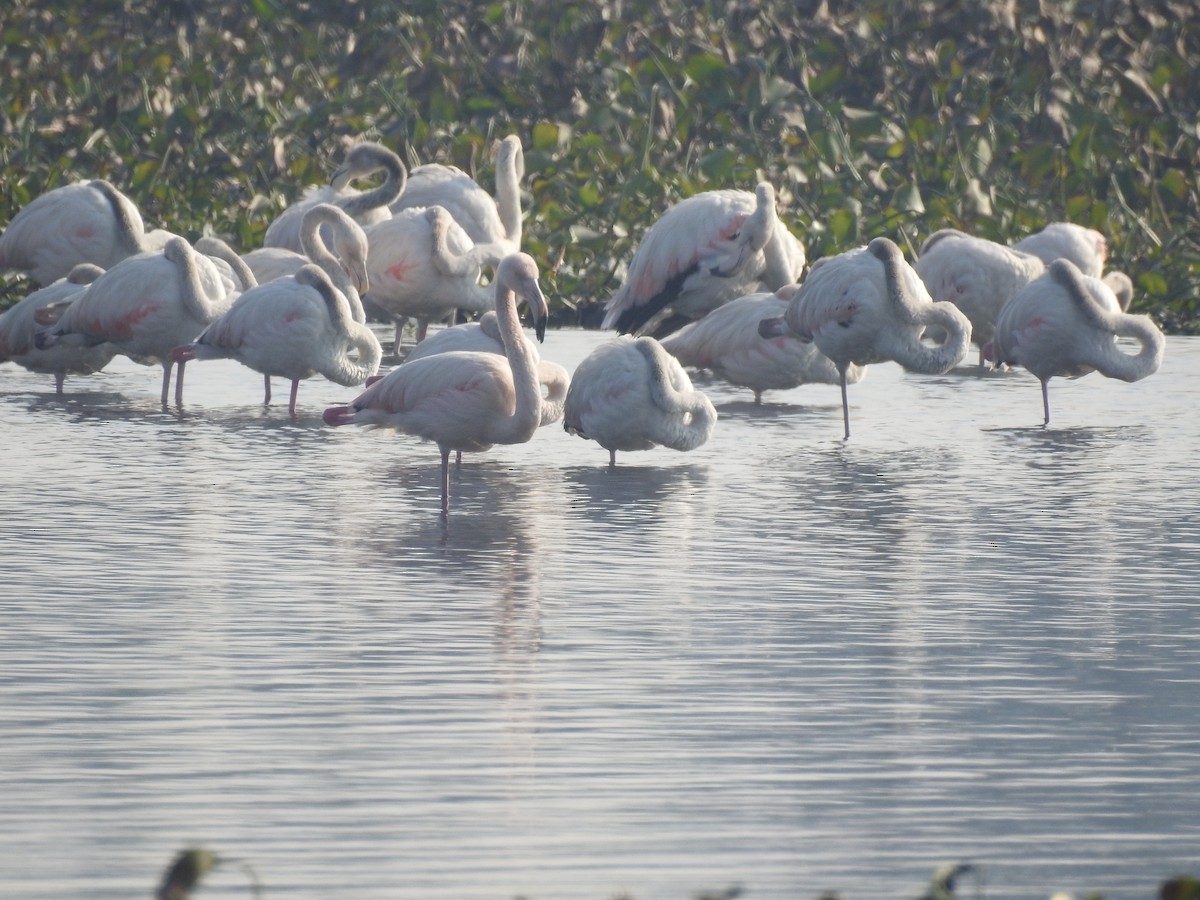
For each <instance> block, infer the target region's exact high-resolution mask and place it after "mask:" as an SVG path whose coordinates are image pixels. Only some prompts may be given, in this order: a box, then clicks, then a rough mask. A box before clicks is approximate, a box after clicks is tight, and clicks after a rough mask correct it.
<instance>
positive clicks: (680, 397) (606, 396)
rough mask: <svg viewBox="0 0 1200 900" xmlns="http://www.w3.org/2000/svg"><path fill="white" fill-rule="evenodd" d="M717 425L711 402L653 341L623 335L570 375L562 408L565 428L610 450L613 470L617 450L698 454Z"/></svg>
mask: <svg viewBox="0 0 1200 900" xmlns="http://www.w3.org/2000/svg"><path fill="white" fill-rule="evenodd" d="M716 423H717V411H716V409H714V408H713V405H712V402H711V401H710V400H709V399H708V398H707V397H706V396H704V394H702V393H701V392H700V391H697V390H695V389H693V388H692V382H691V379H689V378H688V376H687V373H686V372H684V371H683V368H682V367H681V366H680V365H679V363H678V362H677V361H676V359H675V358H674V357H673V356H671V354H669V353H668V352H667V351H666V350H664V349H663V347H662V344H660V343H659V342H658V341H657V340H655V339H654V338H652V337H640V338H637V339H636V340H635V339H633V338H631V337H628V336H620V337H617V338H614V339H613V340H610V341H606V342H605V343H603V344H601V345H600V346H599V347H597V348H596V349H595V350H593V351H592V352H591V353H590V354H588V356H587V357H586V358H585V359H584V360H583V362H581V363H580V364H579V365H578V366H577V367H576V369H575V372H574V374H573V375H572V376H571V386H570V387H569V388H568V389H567V400H566V404H565V406H564V408H563V429H564V430H565V431H566V432H567V433H568V434H574V435H578V436H579V437H581V438H584V439H586V440H593V441H595V442H596V443H597V444H599V445H600V446H601V447H603V448H604V449H605V450H607V451H608V464H609V465H610V466H615V465H616V464H617V451H618V450H622V451H626V450H649V449H651V448H653V447H656V446H663V447H670V448H671V449H672V450H694V449H696V448H697V447H699V446H700V445H701V444H703V443H704V442H705V441H707V440H708V439H709V437H711V436H712V432H713V428H714V427H715V426H716Z"/></svg>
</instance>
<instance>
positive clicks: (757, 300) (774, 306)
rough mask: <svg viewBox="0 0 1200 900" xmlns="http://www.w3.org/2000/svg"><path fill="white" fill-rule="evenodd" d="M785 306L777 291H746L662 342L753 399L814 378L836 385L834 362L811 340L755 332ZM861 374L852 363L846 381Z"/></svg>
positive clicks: (683, 360)
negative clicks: (749, 392)
mask: <svg viewBox="0 0 1200 900" xmlns="http://www.w3.org/2000/svg"><path fill="white" fill-rule="evenodd" d="M787 307H788V301H787V300H785V299H783V298H782V297H780V296H779V295H778V294H776V293H765V292H764V293H756V294H747V295H746V296H744V297H739V298H737V299H736V300H731V301H730V302H729V303H726V304H724V305H723V306H719V307H717V308H716V309H714V310H713V311H712V312H710V313H709V314H708V315H707V316H705V317H704V318H703V319H701V320H700V321H698V322H693V323H692V324H691V325H686V326H684V327H683V328H682V329H680V330H679V331H677V332H675V333H674V334H671V335H668V336H667V337H665V338H664V339H663V341H662V345H663V348H664V349H665V350H666V351H667V352H668V353H670V354H671V355H672V356H674V357H675V358H676V359H677V360H679V362H680V364H682V365H684V366H688V367H690V368H694V369H709V370H711V371H712V372H713V373H714V374H715V375H717V376H719V377H720V378H723V379H724V380H726V381H728V382H730V383H731V384H736V385H738V386H739V387H747V388H750V390H752V391H753V392H754V402H755V403H761V402H762V393H763V391H768V390H787V389H789V388H794V387H798V386H799V385H802V384H809V383H813V382H820V383H825V384H837V383H838V382H839V380H840V378H841V376H840V374H839V372H838V369H837V366H835V365H834V363H833V361H832V360H831V359H829V357H827V356H825V355H824V354H823V353H821V351H820V350H818V349H817V348H816V347H815V346H814V345H813V344H812V343H809V342H805V341H802V340H800V339H799V338H798V337H796V336H795V335H793V334H788V333H783V334H779V335H776V336H774V337H770V338H764V337H762V336H761V335H760V334H759V333H758V323H759V322H760V321H762V320H763V319H768V318H771V317H777V316H783V315H784V313H786V312H787ZM865 373H866V369H865V368H864V367H862V366H857V365H853V364H851V365H850V366H849V367H848V369H847V382H848V383H851V384H853V383H855V382H857V381H861V380H862V378H863V376H864V375H865Z"/></svg>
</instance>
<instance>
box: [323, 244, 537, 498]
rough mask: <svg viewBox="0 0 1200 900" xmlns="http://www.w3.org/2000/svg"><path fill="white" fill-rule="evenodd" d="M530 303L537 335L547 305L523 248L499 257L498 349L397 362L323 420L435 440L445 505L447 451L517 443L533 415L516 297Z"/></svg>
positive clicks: (529, 432)
mask: <svg viewBox="0 0 1200 900" xmlns="http://www.w3.org/2000/svg"><path fill="white" fill-rule="evenodd" d="M518 296H519V297H520V298H521V299H523V300H524V301H525V302H526V303H527V304H528V305H529V307H530V310H531V313H532V316H533V323H534V329H535V332H536V334H537V338H538V341H541V340H542V339H543V338H544V337H545V333H546V318H547V316H548V315H549V308H548V307H547V305H546V298H545V297H544V296H543V295H542V290H541V288H540V287H539V286H538V269H537V264H536V263H534V261H533V259H532V258H531V257H529V256H528V255H526V254H524V253H514V254H511V255H509V256H506V257H505V258H504V259H503V260H501V261H500V265H499V266H498V267H497V269H496V284H495V308H496V319H497V324H498V325H499V328H500V337H501V340H502V341H503V342H504V356H498V355H496V354H494V353H470V352H454V353H439V354H437V355H436V356H430V357H426V358H425V359H419V360H416V361H414V362H412V363H409V364H405V365H402V366H398V367H397V368H395V369H393V370H392V371H391V372H390V373H388V374H387V375H386V376H384V377H383V378H381V379H379V380H378V381H376V382H375V383H374V384H372V385H371V386H370V387H368V388H367V389H366V390H365V391H363V392H362V393H361V394H360V395H359V396H358V397H357V398H355V400H354V401H353V402H352V403H351V404H350V405H349V406H337V407H331V408H329V409H327V410H325V417H324V418H325V422H326V424H329V425H349V424H362V425H388V426H391V427H393V428H397V429H399V430H400V431H402V432H405V433H406V434H414V435H417V436H418V437H422V438H425V439H426V440H431V441H434V442H436V443H437V445H438V450H439V451H440V453H441V456H442V468H441V476H442V512H443V513H446V512H448V511H449V508H450V451H451V450H463V451H475V450H486V449H488V448H489V447H491V446H492V445H493V444H522V443H525V442H526V441H528V440H529V439H530V438H531V437H533V434H534V432H535V431H536V430H537V428H538V425H539V424H540V421H541V404H542V393H541V388H540V386H539V384H538V374H537V364H538V360H537V358H536V356H535V355H534V354H533V353H532V352H530V347H529V344H528V342H527V341H526V340H525V336H524V334H523V333H522V331H521V322H520V319H519V318H518V316H517V297H518Z"/></svg>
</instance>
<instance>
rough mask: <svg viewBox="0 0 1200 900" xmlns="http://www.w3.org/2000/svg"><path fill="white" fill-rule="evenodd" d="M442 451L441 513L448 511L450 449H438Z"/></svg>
mask: <svg viewBox="0 0 1200 900" xmlns="http://www.w3.org/2000/svg"><path fill="white" fill-rule="evenodd" d="M438 449H439V450H441V451H442V512H444V513H446V512H449V511H450V448H449V447H439V448H438Z"/></svg>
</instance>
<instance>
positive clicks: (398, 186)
mask: <svg viewBox="0 0 1200 900" xmlns="http://www.w3.org/2000/svg"><path fill="white" fill-rule="evenodd" d="M379 164H380V168H382V169H383V171H384V172H385V173H386V177H385V178H384V180H383V183H382V184H380V185H379V186H378V187H374V188H372V189H371V190H369V191H363V192H362V193H361V194H354V195H353V196H351V197H349V198H347V199H344V200H341V201H339V202H338V206H340V207H341V208H342V210H343V211H344V212H345V213H346V215H348V216H351V217H352V218H357V217H358V216H360V215H362V214H363V213H366V212H369V211H370V210H372V209H377V208H378V207H380V206H387V205H388V204H390V203H392V202H394V201H395V200H396V198H397V197H399V196H400V194H401V192H402V191H403V190H404V186H405V184H407V182H408V174H407V173H406V172H405V171H404V166H403V164H402V163H401V162H400V160H399V158H398V157H397V158H393V157H392V156H390V155H382V154H381V155H380V157H379Z"/></svg>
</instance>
